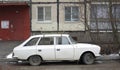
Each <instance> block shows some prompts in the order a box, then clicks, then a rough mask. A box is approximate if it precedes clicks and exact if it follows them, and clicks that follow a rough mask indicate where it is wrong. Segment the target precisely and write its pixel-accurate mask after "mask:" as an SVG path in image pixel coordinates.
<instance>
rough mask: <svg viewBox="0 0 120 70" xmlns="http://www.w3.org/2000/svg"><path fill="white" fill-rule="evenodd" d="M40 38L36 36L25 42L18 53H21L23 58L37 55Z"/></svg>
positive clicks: (20, 55)
mask: <svg viewBox="0 0 120 70" xmlns="http://www.w3.org/2000/svg"><path fill="white" fill-rule="evenodd" d="M39 38H40V37H34V38H31V39H29V40H28V41H27V42H25V43H24V44H23V47H21V48H20V50H18V52H17V55H19V57H20V58H21V59H27V58H28V57H29V56H31V55H35V54H36V50H37V49H36V44H37V42H38V40H39Z"/></svg>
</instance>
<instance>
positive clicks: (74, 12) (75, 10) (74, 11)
mask: <svg viewBox="0 0 120 70" xmlns="http://www.w3.org/2000/svg"><path fill="white" fill-rule="evenodd" d="M78 20H79V9H78V7H72V21H78Z"/></svg>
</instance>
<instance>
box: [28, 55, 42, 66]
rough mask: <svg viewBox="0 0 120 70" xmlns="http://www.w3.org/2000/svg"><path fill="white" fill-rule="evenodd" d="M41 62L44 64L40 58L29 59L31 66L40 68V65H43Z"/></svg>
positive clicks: (32, 57)
mask: <svg viewBox="0 0 120 70" xmlns="http://www.w3.org/2000/svg"><path fill="white" fill-rule="evenodd" d="M41 62H42V59H41V58H40V56H36V55H35V56H31V57H30V58H29V63H30V65H32V66H38V65H40V64H41Z"/></svg>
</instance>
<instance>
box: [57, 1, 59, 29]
mask: <svg viewBox="0 0 120 70" xmlns="http://www.w3.org/2000/svg"><path fill="white" fill-rule="evenodd" d="M57 31H59V0H57Z"/></svg>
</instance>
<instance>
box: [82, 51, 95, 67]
mask: <svg viewBox="0 0 120 70" xmlns="http://www.w3.org/2000/svg"><path fill="white" fill-rule="evenodd" d="M94 61H95V56H94V55H93V54H92V53H90V52H88V53H85V54H83V56H82V62H83V63H84V64H87V65H89V64H93V63H94Z"/></svg>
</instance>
